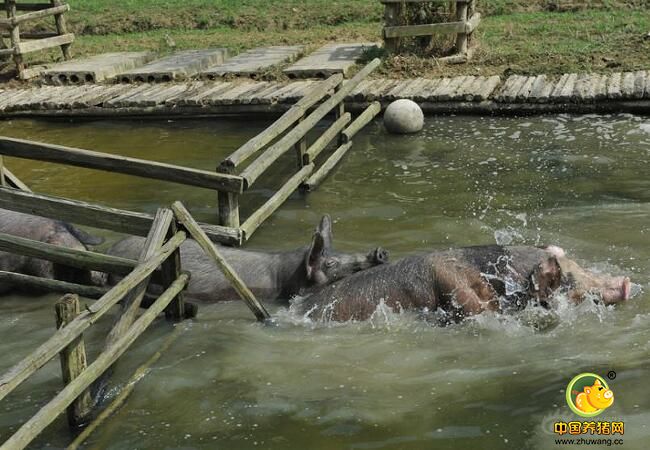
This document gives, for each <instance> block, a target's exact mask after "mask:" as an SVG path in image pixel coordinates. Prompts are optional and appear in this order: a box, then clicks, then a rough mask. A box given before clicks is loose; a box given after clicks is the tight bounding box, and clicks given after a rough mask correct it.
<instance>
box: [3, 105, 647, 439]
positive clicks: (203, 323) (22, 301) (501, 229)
mask: <svg viewBox="0 0 650 450" xmlns="http://www.w3.org/2000/svg"><path fill="white" fill-rule="evenodd" d="M267 125H268V122H265V121H247V122H244V121H234V120H205V121H178V122H137V121H130V122H110V121H100V122H81V123H67V122H39V121H29V120H14V121H5V122H0V135H7V136H12V137H22V138H28V139H34V140H42V141H46V142H52V143H58V144H64V145H70V146H77V147H82V148H90V149H94V150H101V151H109V152H114V153H117V154H121V155H128V156H136V157H142V158H148V159H153V160H157V161H165V162H173V163H179V164H183V165H187V166H191V167H197V168H203V169H209V170H211V169H213V168H214V167H215V166H216V164H217V163H218V162H219V161H220V160H221V159H222V158H223V157H224V156H226V155H227V154H228V153H230V152H232V151H233V150H234V149H236V148H237V147H238V146H239V145H241V144H242V143H243V142H245V141H246V140H247V139H249V138H250V137H252V136H254V135H255V134H257V133H258V132H259V131H261V130H262V129H263V128H264V127H265V126H267ZM322 126H323V127H324V126H326V124H323V125H322ZM291 156H292V155H291ZM292 164H294V161H293V159H289V158H288V159H287V160H286V161H285V160H283V162H281V163H279V164H278V165H277V167H274V169H273V171H272V173H270V174H269V176H268V177H266V178H265V180H263V181H262V183H261V185H260V186H259V187H256V188H255V190H254V191H253V193H252V195H251V196H250V197H251V198H250V201H249V202H248V203H246V204H244V206H243V214H244V216H245V215H247V214H249V213H250V212H251V211H252V208H253V207H254V206H256V205H259V204H261V202H262V201H264V200H265V199H267V198H269V197H270V196H271V195H272V194H273V188H274V186H277V184H274V182H275V180H277V179H278V178H280V175H281V174H282V172H283V169H286V168H288V167H290V166H291V165H292ZM7 165H8V167H9V168H10V169H11V170H12V171H13V172H14V173H16V174H17V175H18V176H19V177H20V178H22V179H23V181H25V182H26V183H27V184H28V185H29V186H30V187H31V188H32V189H33V190H35V191H37V192H44V193H50V194H54V195H60V196H68V197H71V198H76V199H81V200H87V201H93V202H98V203H101V204H107V205H111V206H114V207H119V208H125V209H133V210H138V211H145V212H153V211H155V209H156V208H157V207H158V206H160V205H163V204H170V203H171V202H172V201H173V200H176V199H181V200H183V201H184V202H185V203H186V205H187V206H188V208H189V209H190V210H191V211H192V212H193V213H194V214H195V215H196V216H197V218H199V219H200V220H203V221H213V218H214V214H215V203H216V201H215V195H214V193H212V192H210V191H206V190H204V189H195V188H186V187H182V186H178V185H174V184H170V183H162V182H157V181H153V180H143V179H139V178H135V177H129V176H121V175H120V176H117V175H108V174H106V173H102V172H96V171H90V170H84V169H79V168H73V167H64V166H57V165H51V164H44V163H38V162H31V161H22V160H15V159H8V161H7ZM324 213H329V214H331V215H332V218H333V220H334V241H335V245H336V246H337V248H338V249H339V250H343V251H364V250H366V249H368V248H371V247H374V246H376V245H382V246H384V247H386V248H388V249H389V250H390V251H391V257H392V258H393V259H397V258H399V257H401V256H405V255H407V254H412V253H419V252H424V251H428V250H431V249H443V248H449V247H457V246H467V245H474V244H489V243H495V242H496V243H500V244H529V245H540V244H543V243H544V244H546V243H548V244H556V245H559V246H562V247H563V248H564V249H565V250H566V251H567V253H568V254H569V255H570V256H571V257H573V258H575V259H576V260H578V261H579V262H580V263H581V264H582V265H583V266H586V267H588V268H591V269H594V270H598V271H604V272H608V273H612V274H616V275H622V274H625V275H628V276H630V277H631V278H632V281H633V282H634V283H635V284H636V285H637V286H636V287H637V289H636V290H637V291H638V290H640V292H639V293H638V294H637V295H636V296H635V297H634V298H633V299H632V300H631V301H629V302H626V303H624V304H621V305H618V306H617V307H604V306H602V305H600V306H598V305H594V304H592V303H589V302H586V303H583V304H581V305H579V306H567V305H565V304H562V306H561V308H560V309H559V310H558V311H555V312H544V311H540V310H536V309H535V308H530V309H529V310H526V311H524V312H523V313H521V314H519V315H517V316H497V315H491V314H484V315H481V316H478V317H476V318H473V319H470V320H466V321H465V322H463V323H461V324H458V325H452V326H448V327H436V326H431V325H429V324H426V323H424V322H422V321H419V320H418V319H417V318H416V317H414V316H413V315H409V314H403V315H398V314H386V315H383V316H382V317H381V319H379V318H378V316H377V317H375V318H374V320H372V321H369V322H363V323H344V324H337V325H334V324H329V325H324V324H313V323H309V322H306V321H304V320H302V319H301V318H300V317H296V316H295V315H294V314H292V313H290V312H289V311H287V309H286V308H284V307H282V306H277V305H276V306H271V307H270V309H271V310H272V312H273V314H274V315H275V317H276V318H277V322H278V326H275V327H269V326H262V325H259V324H256V323H254V321H253V320H252V319H253V318H252V315H251V314H250V312H249V310H248V309H247V308H246V307H245V306H244V305H243V304H242V303H239V302H230V303H221V304H214V305H202V306H201V309H200V312H199V317H198V318H197V319H196V320H194V321H190V322H184V323H182V324H180V325H178V327H179V328H180V331H179V332H180V337H179V339H178V340H176V341H175V342H174V343H173V344H172V346H171V347H170V349H169V350H167V351H166V352H165V354H164V355H163V356H162V358H161V359H160V360H159V361H158V362H157V363H156V364H155V365H154V366H153V367H152V368H151V369H150V370H149V371H148V372H147V373H146V376H144V378H143V379H142V380H141V381H140V382H139V383H138V384H137V386H136V388H135V390H134V392H133V394H132V395H131V397H130V398H129V399H128V401H127V403H126V405H125V406H124V407H122V408H121V409H120V410H119V411H118V412H117V413H116V414H115V415H114V416H112V417H111V418H110V419H109V420H108V421H107V422H106V423H105V424H104V425H103V426H102V427H101V429H100V430H98V431H97V432H95V433H94V434H93V435H92V436H91V438H90V439H89V440H88V441H87V442H86V443H85V444H84V448H89V449H138V448H141V449H148V448H186V449H191V448H197V449H201V448H205V449H213V448H222V449H253V448H267V449H288V448H295V449H306V448H309V449H339V448H340V449H398V448H399V449H423V448H444V449H466V448H469V447H476V448H481V449H500V448H510V447H511V448H516V449H519V448H530V449H551V448H556V447H557V445H556V444H555V438H557V435H554V434H553V432H552V429H553V423H554V422H556V421H558V420H561V419H562V420H567V421H568V420H575V418H576V416H575V415H573V414H572V413H571V411H570V410H569V408H568V407H567V405H566V402H565V401H564V396H565V392H564V390H565V388H566V386H567V384H568V383H569V381H570V380H571V378H573V377H574V376H575V375H577V374H579V373H581V372H595V373H598V374H600V375H602V376H604V375H605V374H606V373H608V372H609V371H614V372H615V373H616V378H615V379H613V380H612V381H610V382H609V384H610V387H611V388H612V390H613V391H614V393H615V399H616V400H615V402H614V405H613V406H612V407H611V408H609V409H608V410H606V411H605V412H604V413H603V414H602V415H601V416H599V417H598V418H597V419H595V420H599V421H610V420H616V421H623V422H624V423H625V434H624V440H625V444H624V448H630V449H641V448H646V445H647V442H648V440H650V429H649V426H650V406H649V402H648V401H649V400H650V394H649V393H648V389H647V385H648V384H647V383H648V378H647V377H648V374H650V327H649V326H648V321H650V306H649V300H650V294H649V292H650V220H649V219H650V119H648V118H647V117H640V116H632V115H581V116H569V115H553V116H539V117H524V118H502V117H501V118H499V117H468V116H452V117H429V118H427V121H426V125H425V130H424V131H423V132H422V133H420V134H419V135H416V136H409V137H396V136H388V135H386V134H385V132H384V131H383V129H382V127H381V124H380V122H375V123H373V124H371V125H370V126H369V127H368V128H367V129H366V130H365V131H364V132H362V133H361V134H360V135H359V136H358V137H357V138H356V139H355V143H354V146H353V147H352V150H351V151H350V152H349V154H348V156H346V158H345V159H344V161H343V162H342V164H341V165H340V166H339V167H338V168H337V169H336V170H335V172H334V173H333V174H332V175H331V176H330V177H329V178H328V179H327V180H326V182H325V183H324V184H323V185H322V186H321V187H320V188H319V189H318V190H316V191H315V192H312V193H309V194H294V195H293V196H292V197H291V198H290V199H289V200H288V201H287V203H285V205H284V206H283V207H282V208H281V209H280V210H279V211H278V213H276V214H275V215H273V216H272V217H271V218H270V220H268V221H267V222H266V223H265V224H264V225H263V226H262V227H261V228H260V229H259V230H258V231H257V233H256V234H255V235H254V236H253V238H252V239H251V240H250V242H249V243H248V244H247V246H248V247H250V248H259V249H273V250H281V249H289V248H294V247H298V246H302V245H305V244H306V243H307V242H308V241H309V239H310V237H311V233H312V231H313V228H314V226H315V225H316V223H317V222H318V220H319V218H320V216H321V215H322V214H324ZM102 235H104V236H105V237H107V239H108V241H109V243H110V242H111V241H114V240H115V239H117V238H119V235H117V234H113V233H107V232H102ZM107 245H108V244H107ZM56 300H57V296H55V295H51V296H43V297H26V296H19V295H9V296H4V297H2V298H0V310H1V311H2V314H1V315H0V338H1V339H0V354H1V355H2V358H0V372H4V371H6V370H7V369H8V368H9V367H10V366H11V365H12V364H14V363H16V362H17V361H19V360H20V359H21V358H22V357H23V356H24V355H26V354H27V353H28V352H29V351H30V350H31V349H33V348H35V347H36V346H37V345H38V344H40V343H41V342H43V341H44V340H46V339H47V337H48V336H50V335H51V333H52V332H53V330H54V315H53V304H54V302H55V301H56ZM109 325H110V320H105V321H103V322H102V324H101V325H100V326H98V327H97V329H96V330H93V331H92V332H91V333H89V334H88V335H87V336H86V339H87V342H88V344H87V345H88V346H89V348H90V356H91V359H92V357H93V356H94V355H96V353H97V351H98V349H99V348H100V346H101V342H102V338H103V335H102V333H106V331H107V328H108V326H109ZM172 328H173V326H172V325H170V324H168V323H166V322H165V321H164V320H160V321H159V322H156V323H155V324H154V325H153V326H152V328H151V329H150V330H149V331H148V332H147V333H146V334H145V335H143V336H142V337H141V338H140V339H139V340H138V341H137V342H136V345H135V347H134V349H133V350H132V351H129V352H128V353H127V354H126V356H125V358H123V360H121V362H120V364H119V365H118V368H117V374H116V378H115V379H116V380H117V381H118V382H124V381H125V380H126V379H127V378H128V376H129V375H130V373H131V372H132V371H133V370H134V368H135V367H137V366H138V365H140V364H141V363H142V362H143V361H144V360H146V359H147V358H148V357H149V355H151V354H152V353H154V352H155V350H156V349H157V348H158V347H160V346H161V345H163V343H164V342H165V339H166V337H167V336H168V335H169V333H170V331H171V329H172ZM58 364H59V363H58V361H56V360H53V361H52V362H51V363H50V364H48V365H47V366H46V367H45V368H44V369H43V370H41V371H40V372H38V374H37V375H36V376H35V377H33V378H32V379H31V380H30V381H29V382H28V383H27V384H26V385H25V386H24V387H21V388H20V389H19V390H17V391H16V392H15V393H14V394H12V395H11V396H10V397H8V398H7V399H5V400H4V401H3V402H2V403H0V441H4V440H5V439H6V438H7V437H8V436H9V434H10V433H11V432H12V431H15V430H16V429H17V427H18V426H20V424H21V423H23V422H24V420H26V419H27V418H28V417H30V416H31V415H32V414H33V413H34V412H35V411H36V410H37V409H38V407H39V406H40V405H42V404H44V403H45V402H46V401H47V400H48V399H49V398H51V397H52V395H53V394H54V393H56V392H57V391H58V390H60V388H61V382H60V369H59V365H58ZM116 392H117V390H113V391H111V392H110V393H109V396H112V395H115V393H116ZM587 437H592V436H587ZM593 437H598V436H593ZM609 437H610V438H614V437H613V436H609ZM68 442H69V434H68V432H67V429H66V424H65V420H64V419H60V420H58V421H57V422H55V424H53V425H52V426H50V427H49V428H48V429H47V431H46V433H44V434H43V435H42V436H41V437H40V438H39V439H38V440H37V441H36V442H35V443H34V445H33V447H34V448H60V447H64V446H65V445H67V443H68Z"/></svg>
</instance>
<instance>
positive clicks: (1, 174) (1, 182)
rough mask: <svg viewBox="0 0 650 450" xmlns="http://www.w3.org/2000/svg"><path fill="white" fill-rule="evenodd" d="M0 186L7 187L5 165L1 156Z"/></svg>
mask: <svg viewBox="0 0 650 450" xmlns="http://www.w3.org/2000/svg"><path fill="white" fill-rule="evenodd" d="M0 186H7V180H6V179H5V164H4V160H3V158H2V155H0Z"/></svg>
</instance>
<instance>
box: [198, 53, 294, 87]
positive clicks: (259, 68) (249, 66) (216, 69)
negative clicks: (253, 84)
mask: <svg viewBox="0 0 650 450" xmlns="http://www.w3.org/2000/svg"><path fill="white" fill-rule="evenodd" d="M303 51H304V46H302V45H289V46H272V47H258V48H254V49H251V50H248V51H246V52H244V53H241V54H239V55H237V56H235V57H233V58H230V59H229V60H227V61H226V62H224V63H222V64H217V65H215V66H212V67H208V68H207V69H205V70H202V71H201V72H200V76H201V77H202V78H207V79H217V78H221V77H224V76H227V75H233V76H246V77H250V76H255V75H259V74H260V73H262V72H264V71H266V70H269V69H270V68H272V67H274V66H277V65H279V64H283V63H285V62H287V61H291V60H293V59H294V58H296V57H298V55H300V54H301V53H302V52H303Z"/></svg>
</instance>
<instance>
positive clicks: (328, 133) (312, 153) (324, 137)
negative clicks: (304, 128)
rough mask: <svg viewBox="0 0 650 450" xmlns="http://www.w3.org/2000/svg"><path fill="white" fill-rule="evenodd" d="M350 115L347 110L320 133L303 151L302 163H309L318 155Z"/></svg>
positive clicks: (337, 133) (335, 135)
mask: <svg viewBox="0 0 650 450" xmlns="http://www.w3.org/2000/svg"><path fill="white" fill-rule="evenodd" d="M351 120H352V115H351V114H350V113H349V112H348V113H345V114H343V115H342V116H341V117H339V118H338V119H337V120H336V121H334V123H333V124H332V125H330V127H329V128H328V129H327V130H325V132H324V133H323V134H321V135H320V136H319V137H318V139H316V140H315V141H314V143H313V144H311V146H310V147H309V148H308V149H307V151H305V155H304V157H303V165H305V166H306V165H307V164H310V163H312V162H314V160H315V159H316V158H317V157H318V155H319V154H320V153H321V152H322V151H323V150H324V149H325V148H326V147H327V146H328V145H329V143H330V142H332V141H333V140H334V138H335V137H337V136H338V135H339V133H340V132H341V131H343V129H344V128H345V127H346V126H347V125H348V124H349V123H350V121H351Z"/></svg>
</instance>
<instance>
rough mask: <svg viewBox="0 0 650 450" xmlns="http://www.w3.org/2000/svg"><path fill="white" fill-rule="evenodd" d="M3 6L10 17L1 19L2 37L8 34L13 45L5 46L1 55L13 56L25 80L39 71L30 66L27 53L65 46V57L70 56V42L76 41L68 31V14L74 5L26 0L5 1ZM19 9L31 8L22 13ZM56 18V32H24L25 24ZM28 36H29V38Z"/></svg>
mask: <svg viewBox="0 0 650 450" xmlns="http://www.w3.org/2000/svg"><path fill="white" fill-rule="evenodd" d="M0 9H1V10H4V11H6V16H7V17H6V19H2V18H0V32H2V31H7V32H8V33H9V34H8V35H5V34H1V35H0V39H3V38H5V37H8V38H9V39H10V41H11V46H10V47H8V48H1V47H2V46H0V56H3V55H11V56H13V58H14V62H15V63H16V68H17V70H18V75H19V77H20V78H21V79H29V78H31V77H33V76H35V75H36V74H37V72H35V71H33V70H30V69H26V67H25V62H24V60H23V55H25V54H26V53H31V52H35V51H39V50H44V49H47V48H52V47H61V51H62V52H63V57H64V58H65V59H70V58H71V55H70V45H71V44H72V42H73V41H74V34H72V33H68V30H67V26H66V22H65V17H64V14H65V13H66V12H67V11H69V10H70V7H69V6H68V5H67V4H66V3H65V1H64V0H50V1H49V3H22V2H19V1H18V0H4V2H2V3H0ZM18 11H29V12H27V13H23V14H18ZM50 16H53V17H54V22H55V26H56V32H45V33H43V32H36V33H34V32H21V27H22V26H23V25H24V24H25V23H27V22H33V21H35V20H39V19H43V18H46V17H50ZM24 39H29V40H27V41H25V40H24Z"/></svg>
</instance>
